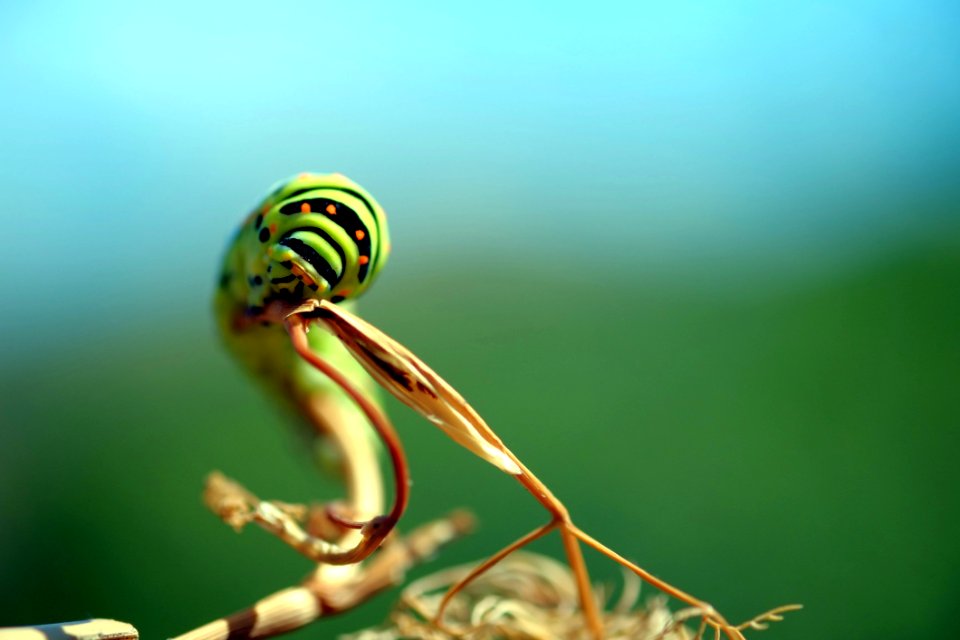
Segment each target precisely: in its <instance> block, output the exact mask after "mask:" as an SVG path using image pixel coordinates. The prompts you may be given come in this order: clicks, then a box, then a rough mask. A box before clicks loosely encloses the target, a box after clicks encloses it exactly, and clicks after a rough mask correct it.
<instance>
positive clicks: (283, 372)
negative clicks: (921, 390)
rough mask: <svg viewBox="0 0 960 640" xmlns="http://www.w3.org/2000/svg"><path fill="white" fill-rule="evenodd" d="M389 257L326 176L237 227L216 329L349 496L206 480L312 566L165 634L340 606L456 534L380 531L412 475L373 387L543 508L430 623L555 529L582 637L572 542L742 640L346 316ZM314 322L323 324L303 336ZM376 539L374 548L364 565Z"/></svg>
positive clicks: (236, 633) (368, 211) (378, 216)
mask: <svg viewBox="0 0 960 640" xmlns="http://www.w3.org/2000/svg"><path fill="white" fill-rule="evenodd" d="M389 253H390V243H389V234H388V230H387V221H386V216H385V215H384V212H383V209H382V208H381V207H380V205H379V204H378V203H377V201H376V200H375V199H374V198H373V196H371V195H370V193H369V192H367V191H366V190H365V189H363V188H362V187H360V185H358V184H356V183H355V182H353V181H351V180H350V179H348V178H346V177H345V176H343V175H341V174H336V173H334V174H314V173H302V174H299V175H297V176H295V177H293V178H290V179H288V180H285V181H282V182H280V183H278V184H277V185H275V186H274V187H273V188H272V189H271V190H270V192H269V194H268V195H267V196H266V197H265V198H264V199H263V200H262V202H260V203H259V204H258V205H257V206H256V207H255V208H254V209H253V211H251V212H250V213H249V215H248V216H247V218H246V220H245V221H244V223H243V224H242V226H241V227H240V229H239V230H238V231H237V233H236V234H235V236H234V238H233V240H232V242H231V244H230V246H229V248H228V250H227V252H226V255H225V257H224V259H223V263H222V266H221V270H220V276H219V281H218V284H217V288H216V294H215V296H214V298H215V301H214V307H215V313H216V316H217V323H218V326H219V328H220V333H221V335H222V337H223V340H224V342H225V344H226V345H227V347H228V349H229V350H230V351H231V352H232V353H233V355H234V356H235V357H236V358H237V360H238V361H239V362H241V363H242V365H243V366H244V367H245V368H246V369H247V370H248V371H249V372H250V373H251V374H252V375H253V376H254V377H255V378H257V379H258V380H259V381H260V382H261V383H263V386H265V387H266V388H267V389H269V390H270V392H271V393H272V394H273V395H274V396H275V397H276V398H278V400H279V401H280V402H281V403H282V404H284V405H285V406H287V407H288V408H289V409H292V411H293V412H294V413H295V414H297V415H299V416H301V417H302V418H303V419H305V421H306V422H307V423H309V424H310V425H311V426H312V428H313V429H314V430H315V432H316V433H317V435H318V436H320V437H322V438H324V439H326V440H327V441H329V442H330V443H332V445H333V447H334V449H335V450H336V451H338V452H339V463H338V465H337V468H338V470H339V473H340V474H341V476H342V477H343V480H344V484H345V486H346V489H347V491H346V493H347V496H346V499H345V501H344V503H340V504H332V505H327V506H326V507H324V508H323V509H322V510H321V511H320V512H316V513H313V514H312V515H311V516H310V517H306V516H305V515H304V513H303V512H302V511H300V510H297V509H294V508H291V506H290V505H286V504H285V503H279V502H277V503H274V502H262V501H259V499H256V498H254V497H253V496H252V494H249V493H248V492H246V491H245V490H243V489H240V488H237V487H235V486H234V485H233V484H231V482H229V481H225V480H224V479H223V478H220V477H215V478H214V479H213V485H214V486H213V488H212V489H211V488H210V487H208V493H209V496H208V498H209V499H208V503H212V506H213V507H214V510H215V511H217V512H218V513H219V514H220V515H221V516H222V517H223V518H224V519H225V520H227V521H228V522H229V523H231V524H233V525H234V526H243V525H244V524H246V523H247V522H255V523H257V524H259V525H260V526H262V527H263V528H265V529H267V530H268V531H270V532H271V533H273V534H274V535H276V536H277V537H279V538H280V539H281V540H283V541H284V542H286V543H287V544H289V545H291V546H292V547H294V548H295V549H296V550H297V551H299V552H300V553H302V554H304V555H306V556H307V557H309V558H311V559H312V560H314V561H316V562H318V563H319V564H318V567H317V569H316V570H315V571H314V573H313V574H312V575H311V576H310V577H309V578H308V579H306V580H305V581H304V582H303V583H302V584H301V585H300V586H299V587H295V588H292V589H288V590H284V591H281V592H278V593H276V594H273V595H271V596H268V597H267V598H265V599H264V600H262V601H260V602H259V603H257V604H256V605H255V606H254V607H251V608H249V609H246V610H242V611H240V612H238V613H237V614H234V615H233V616H230V617H228V618H224V619H221V620H217V621H214V622H212V623H210V624H208V625H206V626H204V627H200V628H199V629H197V630H194V631H192V632H188V633H187V634H184V635H182V636H180V637H179V638H178V639H177V640H226V639H227V638H230V639H239V638H248V637H265V636H268V635H275V634H277V633H282V632H284V631H288V630H291V629H293V628H297V627H299V626H302V625H303V624H306V623H307V622H309V621H311V620H313V619H316V618H317V617H320V616H322V615H325V614H328V613H331V612H336V611H341V610H343V609H344V608H349V607H351V606H354V605H355V604H359V603H360V602H362V601H363V600H365V599H366V598H368V597H369V596H370V595H372V594H373V593H375V592H377V591H379V590H381V589H383V588H385V587H386V586H389V585H390V584H393V582H395V581H396V580H398V579H399V576H401V575H402V572H403V570H405V569H406V568H407V567H409V566H411V565H412V564H413V563H414V562H417V561H419V560H420V559H422V558H423V557H424V556H425V555H429V553H430V552H432V550H435V549H436V548H438V547H439V546H441V545H442V544H445V543H446V542H448V541H450V540H452V539H454V538H455V537H456V536H457V535H459V534H460V533H462V532H463V531H465V530H466V529H467V528H468V525H467V524H465V521H464V519H463V518H462V517H457V516H451V517H448V518H441V519H439V520H437V521H435V522H434V523H431V524H429V525H427V526H425V527H421V528H420V529H418V530H416V531H414V532H413V533H412V534H411V535H410V536H408V537H407V538H399V537H398V536H395V535H392V532H393V530H394V528H395V526H396V524H397V522H398V521H399V519H400V517H401V516H402V515H403V512H404V510H405V508H406V504H407V500H408V499H409V491H408V487H409V484H410V483H409V474H408V470H407V463H406V456H405V453H404V451H403V448H402V446H401V444H400V440H399V438H398V437H397V434H396V433H395V432H394V431H393V427H392V425H391V424H390V423H389V421H388V420H387V419H386V417H385V416H384V415H383V412H382V410H381V409H380V407H379V404H378V402H377V400H376V391H377V388H378V387H379V388H383V389H386V390H387V391H389V392H390V393H392V394H393V395H394V396H396V397H397V398H398V399H400V400H401V401H402V402H404V403H405V404H407V405H408V406H410V407H411V408H413V409H414V410H416V411H417V412H419V413H420V414H421V415H423V416H424V417H425V418H427V419H428V420H429V421H430V422H431V423H432V424H434V425H435V426H437V427H439V428H440V429H442V430H443V431H444V432H445V433H446V434H447V435H448V436H450V437H451V438H453V439H454V440H455V441H456V442H457V443H458V444H460V445H462V446H464V447H466V448H467V449H469V450H470V451H472V452H473V453H474V454H476V455H477V456H479V457H480V458H482V459H484V460H486V461H487V462H489V463H491V464H493V465H494V466H496V467H497V468H499V469H500V470H502V471H503V472H504V473H506V474H508V475H510V476H511V477H513V478H514V479H515V480H517V481H518V482H519V483H520V484H521V485H522V486H523V487H524V488H525V489H526V490H527V491H529V492H530V494H531V495H532V496H533V497H534V499H535V500H537V502H539V503H540V504H541V505H542V506H543V507H544V508H545V509H546V511H547V512H548V514H549V516H550V517H549V520H548V522H547V523H546V524H544V525H543V526H541V527H539V528H537V529H535V530H534V531H532V532H530V533H528V534H526V535H524V536H522V537H521V538H519V539H518V540H517V541H516V542H514V543H512V544H510V545H508V546H507V547H505V548H503V549H502V550H500V551H499V552H497V553H495V554H493V555H492V556H491V557H490V558H489V559H487V560H486V561H484V562H482V563H480V564H479V565H478V566H477V568H476V569H475V570H474V571H472V572H470V573H469V574H468V575H467V576H466V577H465V578H464V579H463V580H462V581H461V582H459V583H458V584H456V585H454V586H453V587H452V588H451V589H450V590H449V591H448V592H447V594H446V595H445V596H444V598H443V599H442V600H441V602H440V605H439V608H438V611H437V612H436V614H435V615H436V617H435V619H434V622H435V624H436V625H437V626H438V628H443V624H444V623H443V614H444V610H445V608H446V606H447V604H449V602H450V601H451V599H452V598H453V597H454V596H455V595H456V594H457V593H458V592H459V591H460V590H462V588H463V587H464V586H465V585H466V584H468V583H469V582H470V581H472V580H473V579H474V578H476V577H477V576H479V575H481V574H482V573H483V572H485V571H486V570H487V569H489V568H490V567H492V566H494V565H495V564H497V563H498V562H499V561H501V560H502V559H503V558H505V557H506V556H507V555H508V554H510V553H511V552H513V551H515V550H516V549H519V548H521V547H523V546H525V545H526V544H528V543H529V542H531V541H533V540H536V539H538V538H540V537H542V536H544V535H546V534H548V533H550V532H553V531H557V532H558V533H559V534H560V537H561V540H562V542H563V546H564V551H565V554H566V559H567V562H568V564H569V565H570V567H571V569H572V570H573V572H574V575H575V577H576V582H577V587H578V595H579V601H580V605H581V608H582V610H583V615H584V622H585V626H586V628H587V629H588V631H589V633H590V635H591V636H592V637H593V638H595V639H599V638H602V637H603V635H604V628H603V622H602V619H601V617H600V613H599V611H598V608H597V604H596V602H595V601H594V598H593V595H592V593H591V585H590V580H589V575H588V573H587V569H586V565H585V563H584V560H583V556H582V552H581V549H580V544H581V543H583V544H586V545H587V546H589V547H592V548H593V549H595V550H597V551H599V552H600V553H602V554H604V555H606V556H607V557H608V558H611V559H612V560H614V561H616V562H618V563H620V564H621V565H623V566H625V567H627V568H628V569H630V570H631V571H633V572H634V573H636V574H637V575H639V576H640V577H641V578H642V579H643V580H645V581H647V582H648V583H650V584H652V585H653V586H655V587H657V588H658V589H660V590H661V591H663V592H665V593H666V594H668V595H671V596H673V597H675V598H677V599H679V600H681V601H683V602H684V603H686V604H688V605H689V606H691V607H694V608H695V610H696V611H697V612H698V613H699V615H700V617H701V619H702V627H701V632H702V629H703V628H705V627H707V626H709V627H711V628H713V629H714V630H715V631H716V632H717V634H718V635H719V634H720V633H721V632H722V633H723V634H725V635H726V636H727V637H728V638H730V639H731V640H742V638H743V635H742V633H741V630H742V629H743V628H745V627H744V625H737V626H734V625H731V624H730V623H728V622H727V621H726V619H725V618H724V617H723V616H721V615H720V614H719V613H718V612H717V611H716V610H715V609H714V608H713V607H711V606H710V605H709V604H707V603H706V602H704V601H702V600H700V599H698V598H695V597H693V596H691V595H689V594H687V593H685V592H683V591H681V590H680V589H678V588H676V587H674V586H672V585H670V584H668V583H667V582H665V581H663V580H660V579H659V578H656V577H655V576H653V575H651V574H650V573H648V572H647V571H645V570H644V569H642V568H640V567H639V566H637V565H635V564H633V563H631V562H629V561H628V560H626V559H625V558H623V557H622V556H621V555H619V554H617V553H616V552H614V551H613V550H611V549H609V548H608V547H606V546H605V545H603V544H602V543H600V542H599V541H597V540H596V539H594V538H593V537H591V536H590V535H588V534H587V533H585V532H584V531H583V530H582V529H580V528H579V527H578V526H576V525H575V524H574V523H573V520H572V519H571V517H570V514H569V512H568V510H567V508H566V506H565V505H564V504H563V503H562V502H561V501H560V500H559V499H558V498H557V497H556V496H554V495H553V493H552V492H551V491H550V490H549V489H548V488H547V487H546V485H544V484H543V483H542V482H541V481H540V480H539V479H538V478H537V477H536V476H535V475H534V474H533V473H532V472H531V471H530V470H529V469H528V468H527V467H526V466H525V465H524V464H523V463H522V462H521V461H520V459H519V458H517V456H516V455H514V454H513V452H511V451H510V450H509V449H508V448H507V446H506V445H505V444H504V443H503V441H502V440H501V439H500V438H499V436H498V435H497V434H496V433H495V432H494V431H493V430H492V429H491V428H490V427H489V426H488V425H487V424H486V422H485V421H484V420H483V418H482V417H481V416H480V415H479V414H478V413H477V412H476V411H475V410H474V409H473V408H472V407H471V406H470V405H469V404H468V403H467V402H466V400H464V399H463V397H462V396H461V395H460V394H459V393H458V392H457V391H456V390H455V389H454V388H453V387H452V386H450V384H448V383H447V382H446V381H445V380H444V379H443V378H441V377H440V376H439V375H437V374H436V373H435V372H434V371H433V370H432V369H430V368H429V367H428V366H427V365H426V364H425V363H424V362H423V361H422V360H420V359H419V358H418V357H417V356H415V355H414V354H413V353H412V352H410V351H409V350H408V349H406V348H405V347H404V346H403V345H401V344H399V343H397V342H396V341H395V340H393V339H392V338H390V337H389V336H388V335H386V334H385V333H383V332H381V331H380V330H379V329H377V328H376V327H374V326H372V325H370V324H369V323H367V322H365V321H364V320H362V319H361V318H360V317H359V316H357V315H356V314H355V310H354V301H355V299H356V298H357V297H358V296H360V295H361V294H362V293H363V292H365V291H366V290H367V289H368V288H369V287H370V286H371V284H372V283H373V282H374V280H375V279H376V277H377V274H378V273H379V272H380V271H381V270H382V268H383V267H384V265H385V264H386V261H387V257H388V255H389ZM313 325H317V326H319V327H321V328H323V329H325V331H312V332H308V329H309V328H310V327H311V326H313ZM381 446H382V447H383V450H385V451H386V453H387V459H388V460H389V467H390V468H391V469H392V476H393V484H394V491H393V494H394V495H393V500H392V505H391V506H390V508H389V509H387V508H386V505H385V495H386V490H385V486H386V482H385V480H384V476H383V473H382V471H381V469H380V464H379V461H378V456H379V450H380V447H381ZM210 496H212V497H210ZM238 503H242V504H243V506H241V507H238V506H237V504H238ZM313 516H316V517H315V518H314V517H313ZM304 523H306V524H304ZM381 546H383V547H384V548H385V552H384V553H382V554H378V555H377V556H376V557H375V558H373V559H370V560H367V559H368V557H369V556H370V555H371V554H372V553H373V551H375V550H376V549H378V548H380V547H381Z"/></svg>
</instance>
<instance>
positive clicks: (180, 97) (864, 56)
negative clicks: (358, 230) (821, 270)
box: [0, 0, 960, 311]
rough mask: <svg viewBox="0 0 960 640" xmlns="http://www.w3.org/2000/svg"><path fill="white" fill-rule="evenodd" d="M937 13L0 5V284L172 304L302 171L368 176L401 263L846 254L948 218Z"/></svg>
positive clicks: (841, 6)
mask: <svg viewBox="0 0 960 640" xmlns="http://www.w3.org/2000/svg"><path fill="white" fill-rule="evenodd" d="M958 18H960V9H958V5H957V4H956V3H953V2H946V1H944V2H936V1H927V2H920V1H903V2H875V1H863V2H795V3H779V2H768V1H766V0H763V1H754V2H741V3H726V2H716V3H701V2H669V3H667V2H663V3H634V2H622V3H604V2H597V3H565V2H551V3H516V2H487V3H392V2H366V3H352V2H350V3H344V2H301V3H297V2H286V3H249V4H246V3H242V2H230V3H202V2H183V1H182V0H173V1H167V2H162V3H161V2H148V3H139V2H120V1H105V2H104V1H100V2H98V1H91V2H43V1H37V2H4V3H2V4H0V95H2V99H0V192H2V193H3V204H2V205H0V216H2V222H3V228H4V229H5V233H4V234H3V236H2V240H0V273H2V274H3V277H2V281H3V284H2V291H3V295H4V298H5V299H6V300H8V301H10V300H22V299H29V298H31V297H37V295H38V293H40V292H42V293H43V294H45V295H44V296H42V297H43V298H44V301H36V302H35V304H37V305H40V306H39V307H37V308H39V310H41V311H51V310H52V309H53V308H54V307H53V303H51V302H47V301H45V300H46V299H47V298H50V297H55V298H56V299H57V301H58V302H57V304H62V303H63V302H64V301H67V302H69V303H71V304H78V305H80V306H85V305H89V306H91V307H97V308H100V309H115V308H117V307H118V306H121V305H122V304H130V303H131V301H132V300H134V299H136V298H138V297H142V296H138V295H137V293H138V292H140V293H143V292H150V294H149V295H150V297H152V298H153V299H154V300H156V301H160V302H162V303H163V305H162V306H166V305H167V304H169V303H171V302H173V301H175V300H177V299H183V298H184V297H186V298H188V299H189V300H190V303H191V304H192V303H194V302H196V301H199V300H200V299H201V298H202V297H203V296H205V295H206V293H207V290H208V287H209V282H204V283H203V285H202V286H199V287H194V285H191V284H189V283H191V282H196V281H197V279H198V278H199V277H201V276H204V274H212V273H213V272H214V271H215V263H216V260H217V257H216V256H217V255H218V254H219V252H220V251H221V250H222V246H223V244H224V243H225V240H226V238H227V237H228V235H229V233H230V230H231V229H232V228H233V227H234V226H235V225H236V224H237V222H238V221H239V220H240V219H241V217H242V216H243V214H244V212H246V211H247V210H249V208H250V207H251V206H252V205H253V204H254V203H255V201H256V199H257V198H258V197H259V196H260V195H261V194H262V193H263V192H264V191H265V189H266V188H267V187H268V186H269V185H270V184H271V183H272V182H274V181H275V180H277V179H280V178H281V177H284V176H287V175H289V174H292V173H295V172H298V171H302V170H319V171H322V170H337V171H342V172H344V173H346V174H347V175H349V176H351V177H353V178H354V179H356V180H358V181H359V182H361V183H362V184H364V185H365V186H367V187H368V188H369V189H370V190H372V191H373V192H374V193H375V194H376V195H377V196H378V198H379V199H380V200H381V201H382V202H383V203H384V205H385V207H386V208H387V210H388V212H389V213H390V215H391V221H392V228H393V232H394V237H395V247H396V248H397V251H396V259H395V261H396V262H397V263H400V264H410V263H412V262H416V261H417V260H423V259H425V258H424V256H430V255H435V254H440V253H444V252H446V253H462V252H469V251H471V250H473V251H475V252H476V253H477V255H479V256H486V257H487V258H488V259H489V257H490V256H494V257H495V258H496V259H499V258H500V257H504V258H514V259H516V258H520V259H523V258H524V256H529V255H531V254H532V255H537V254H538V253H546V254H550V255H553V256H561V257H562V256H563V255H565V254H570V255H573V254H577V255H583V254H586V255H590V256H596V257H597V258H598V259H612V260H621V261H623V260H626V261H627V262H631V261H634V262H636V261H642V260H645V259H650V258H651V257H653V258H655V259H667V260H669V259H673V258H679V259H681V260H690V259H694V258H697V257H702V256H713V257H716V256H719V257H720V258H721V259H722V258H723V257H724V256H745V255H760V256H768V257H769V258H770V259H771V260H773V261H776V260H777V259H781V261H782V260H783V256H784V255H786V256H792V255H801V256H805V258H803V259H801V260H800V262H802V263H806V264H805V266H807V267H809V266H812V265H815V264H816V263H817V262H818V261H824V260H826V261H829V260H833V259H842V257H843V256H844V255H846V254H847V253H848V252H856V251H857V250H860V249H863V248H869V247H870V246H871V245H873V244H875V243H877V242H881V243H882V242H883V241H884V238H887V237H891V236H897V235H902V234H903V233H905V232H913V231H914V230H915V229H917V228H929V227H930V226H931V225H933V226H935V225H936V224H939V220H931V219H930V218H940V217H944V216H946V217H949V216H950V212H951V207H950V206H948V205H944V204H943V203H944V202H945V201H947V202H956V195H957V192H958V189H957V175H958V168H960V118H957V113H958V112H960V81H958V79H960V37H958V34H960V29H958ZM711 259H713V258H711ZM208 280H209V281H212V276H210V278H209V279H208ZM38 282H42V283H44V284H45V285H46V286H45V287H38ZM137 287H139V290H138V289H137ZM191 296H192V297H191ZM194 298H195V300H194Z"/></svg>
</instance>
